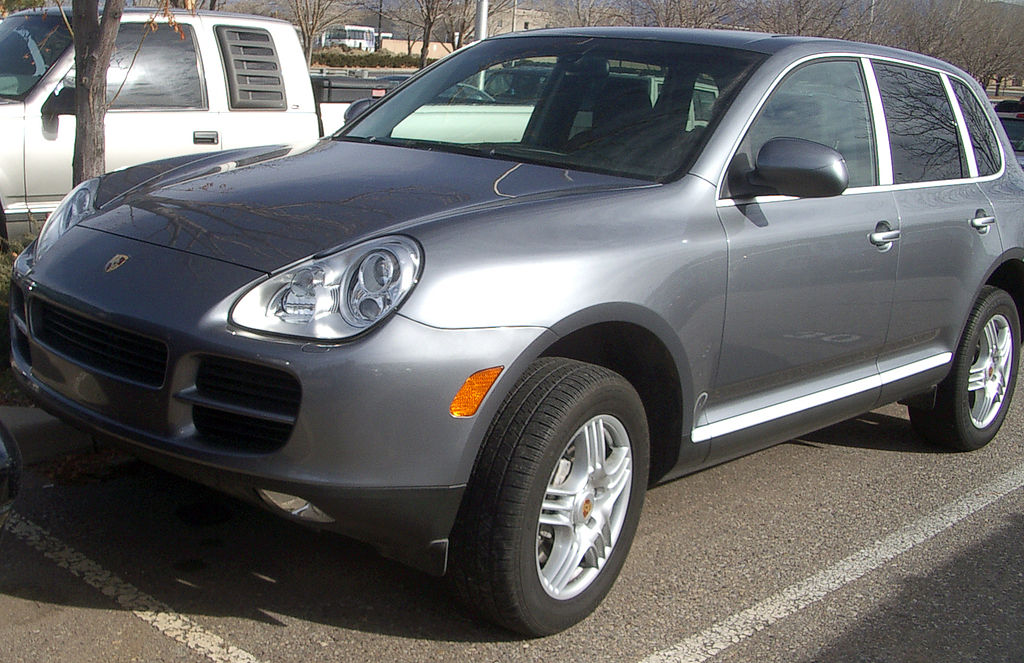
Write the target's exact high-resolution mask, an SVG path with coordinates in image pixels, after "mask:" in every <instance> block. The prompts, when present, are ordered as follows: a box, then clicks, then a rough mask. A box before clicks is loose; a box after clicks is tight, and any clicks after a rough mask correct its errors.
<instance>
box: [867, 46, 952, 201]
mask: <svg viewBox="0 0 1024 663" xmlns="http://www.w3.org/2000/svg"><path fill="white" fill-rule="evenodd" d="M874 70H875V75H876V76H877V79H878V88H879V91H880V92H881V94H882V106H883V108H884V109H885V121H886V124H887V125H888V129H889V145H890V146H891V148H892V170H893V181H894V183H896V184H906V183H911V182H933V181H938V180H954V179H960V178H962V177H967V176H968V172H967V159H966V157H965V155H964V153H963V146H962V145H961V144H960V134H959V132H958V131H957V127H956V120H955V118H954V115H953V108H952V107H951V106H950V105H949V98H948V97H947V96H946V89H945V87H943V85H942V79H941V78H939V75H938V74H936V73H934V72H930V71H924V70H921V69H916V68H913V67H904V66H901V65H896V64H891V63H888V62H876V63H874Z"/></svg>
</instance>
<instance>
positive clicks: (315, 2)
mask: <svg viewBox="0 0 1024 663" xmlns="http://www.w3.org/2000/svg"><path fill="white" fill-rule="evenodd" d="M287 7H288V11H289V14H290V18H291V20H292V22H294V23H295V25H296V26H297V27H298V29H299V39H300V40H301V41H302V50H303V52H304V53H305V54H306V66H307V67H308V66H309V63H310V61H311V59H312V57H313V47H314V46H315V45H316V41H317V38H318V37H319V36H320V34H321V33H322V32H323V31H324V30H326V29H327V28H329V27H330V26H331V25H333V24H335V23H338V22H340V21H341V20H342V19H343V18H344V16H345V14H346V13H347V12H348V11H349V10H350V6H349V5H348V4H347V3H345V2H342V0H288V1H287Z"/></svg>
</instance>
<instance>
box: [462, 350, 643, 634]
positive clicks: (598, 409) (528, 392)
mask: <svg viewBox="0 0 1024 663" xmlns="http://www.w3.org/2000/svg"><path fill="white" fill-rule="evenodd" d="M648 455H649V453H648V430H647V418H646V415H645V412H644V408H643V404H642V403H641V402H640V397H639V396H638V395H637V393H636V391H635V390H634V389H633V387H632V386H631V385H630V384H629V383H628V382H627V381H626V380H625V379H624V378H622V377H621V376H620V375H618V374H617V373H613V372H612V371H609V370H606V369H604V368H601V367H598V366H593V365H590V364H585V363H582V362H578V361H572V360H568V359H559V358H551V359H541V360H538V361H536V362H534V363H533V364H532V365H531V366H530V368H529V369H528V370H527V372H526V374H525V375H524V376H523V377H522V378H521V379H520V380H519V382H518V383H517V384H516V386H515V387H514V388H513V389H512V392H511V393H510V394H509V396H508V398H506V400H505V402H504V403H503V404H502V406H501V409H500V410H499V412H498V414H497V415H496V417H495V419H494V421H493V422H492V424H491V427H490V430H489V431H488V434H487V438H486V440H485V441H484V445H483V448H482V449H481V452H480V455H479V457H478V459H477V465H476V468H475V470H474V473H473V476H472V478H471V479H470V482H469V486H468V487H467V489H466V495H465V498H464V500H463V506H462V509H461V510H460V512H459V518H458V520H457V522H456V526H455V530H454V531H453V533H452V579H453V581H454V585H455V589H456V592H457V593H458V595H459V597H460V598H461V599H462V600H463V601H464V602H465V603H466V604H467V605H468V606H469V607H470V609H472V610H473V611H475V612H478V613H482V614H483V615H484V616H486V617H487V618H489V619H490V620H492V621H494V622H496V623H498V624H500V625H502V626H505V627H506V628H510V629H512V630H515V631H519V632H521V633H525V634H527V635H532V636H539V635H548V634H551V633H556V632H558V631H561V630H563V629H565V628H567V627H569V626H571V625H573V624H575V623H576V622H578V621H580V620H581V619H583V618H585V617H586V616H587V615H589V614H590V613H591V612H593V610H594V609H595V608H596V607H597V606H598V604H599V603H600V602H601V600H602V599H603V598H604V596H605V595H606V594H607V593H608V591H609V590H610V589H611V586H612V584H613V583H614V581H615V578H616V577H617V576H618V574H619V570H620V569H621V568H622V564H623V562H624V560H625V558H626V554H627V553H628V551H629V547H630V544H631V543H632V540H633V535H634V533H635V532H636V527H637V523H638V521H639V518H640V509H641V506H642V505H643V500H644V493H645V490H646V485H647V467H648Z"/></svg>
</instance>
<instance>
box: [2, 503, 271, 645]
mask: <svg viewBox="0 0 1024 663" xmlns="http://www.w3.org/2000/svg"><path fill="white" fill-rule="evenodd" d="M7 531H8V532H10V533H11V534H13V535H14V536H16V537H18V538H19V539H21V540H22V541H24V542H25V543H27V544H28V545H29V546H31V547H32V548H35V549H36V550H38V551H39V552H41V553H43V555H45V556H46V557H48V558H49V559H50V560H52V561H54V562H56V563H57V565H58V566H60V567H62V568H65V569H67V570H68V571H70V572H71V574H72V575H75V576H78V577H79V578H81V579H82V580H84V581H85V582H86V583H88V584H89V585H92V586H93V587H95V588H96V589H98V590H100V591H101V592H103V593H104V594H106V595H107V596H109V597H110V598H112V599H114V600H115V601H117V602H118V603H119V604H120V605H121V606H122V607H124V608H125V609H127V610H131V611H132V612H133V613H134V614H135V616H136V617H138V618H139V619H141V620H142V621H144V622H146V623H147V624H149V625H150V626H152V627H153V628H155V629H156V630H158V631H160V632H161V633H163V634H164V635H166V636H167V637H169V638H172V639H174V640H177V641H178V642H180V643H181V644H183V645H185V646H187V647H188V648H189V649H193V650H195V651H197V652H199V653H200V654H202V655H203V656H205V657H206V658H208V659H210V660H211V661H215V663H257V659H256V657H255V656H253V655H252V654H250V653H249V652H247V651H245V650H243V649H239V648H238V647H235V646H234V645H229V644H228V643H226V642H225V641H224V640H223V639H222V638H221V637H220V636H219V635H216V634H215V633H212V632H210V631H208V630H206V629H205V628H203V627H202V626H200V625H199V624H197V623H196V622H194V621H193V620H191V619H189V618H188V617H186V616H184V615H180V614H178V613H176V612H175V611H174V610H172V609H171V607H170V606H168V605H167V604H166V603H162V602H161V601H159V600H157V599H155V598H153V597H152V596H149V595H148V594H145V593H143V592H142V591H140V590H139V589H138V588H136V587H134V586H133V585H131V584H130V583H127V582H125V581H124V580H122V579H121V578H119V577H117V576H116V575H114V574H113V573H111V572H110V571H107V570H106V569H104V568H103V567H102V566H100V565H99V564H97V563H96V562H94V561H92V560H91V559H89V558H87V557H86V556H85V555H83V554H82V553H80V552H78V551H77V550H75V549H74V548H71V547H69V546H67V545H65V544H64V543H63V542H62V541H61V540H60V539H58V538H57V537H55V536H53V535H52V534H50V533H49V532H47V531H46V530H45V529H43V528H42V527H40V526H39V525H36V524H35V523H33V522H31V521H29V520H26V519H25V518H22V517H21V516H19V515H18V514H16V513H13V514H11V516H10V518H9V519H8V521H7Z"/></svg>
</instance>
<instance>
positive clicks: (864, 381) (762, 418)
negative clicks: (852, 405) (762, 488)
mask: <svg viewBox="0 0 1024 663" xmlns="http://www.w3.org/2000/svg"><path fill="white" fill-rule="evenodd" d="M952 359H953V353H952V352H943V353H942V354H937V355H933V356H931V357H927V358H925V359H921V360H918V361H915V362H912V363H910V364H907V365H906V366H900V367H899V368H893V369H890V370H888V371H885V372H884V373H878V374H875V375H872V376H870V377H866V378H861V379H860V380H854V381H853V382H848V383H846V384H841V385H838V386H836V387H831V388H829V389H825V390H824V391H818V392H815V393H813V394H807V395H806V396H800V397H799V398H794V399H792V400H788V401H783V402H781V403H776V404H775V405H769V406H768V407H764V408H761V409H759V410H753V411H751V412H746V413H744V414H740V415H737V416H735V417H729V418H728V419H722V420H721V421H715V422H712V423H710V424H705V425H703V426H697V427H696V428H694V429H693V432H692V433H690V440H691V441H693V442H707V441H708V440H710V439H712V438H715V437H721V436H723V435H729V434H731V433H735V432H737V431H741V430H743V429H745V428H753V427H754V426H759V425H761V424H765V423H768V422H769V421H774V420H776V419H781V418H783V417H788V416H790V415H793V414H797V413H799V412H804V411H806V410H810V409H813V408H816V407H819V406H821V405H826V404H828V403H833V402H835V401H838V400H842V399H844V398H848V397H850V396H855V395H857V394H861V393H864V392H865V391H870V390H872V389H878V388H880V387H882V386H883V385H886V384H889V383H892V382H897V381H899V380H903V379H904V378H909V377H912V376H914V375H917V374H918V373H924V372H925V371H929V370H931V369H933V368H938V367H939V366H944V365H946V364H948V363H949V362H950V361H952Z"/></svg>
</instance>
